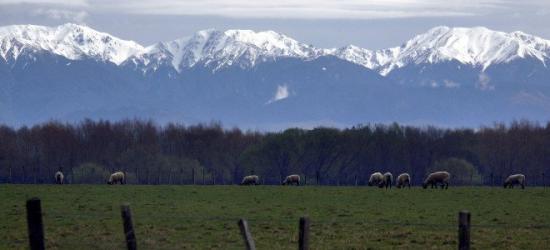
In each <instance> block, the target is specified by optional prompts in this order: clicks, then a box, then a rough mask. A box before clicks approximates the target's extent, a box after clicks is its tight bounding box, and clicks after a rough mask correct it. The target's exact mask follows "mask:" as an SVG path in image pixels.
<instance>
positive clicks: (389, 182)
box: [382, 172, 393, 189]
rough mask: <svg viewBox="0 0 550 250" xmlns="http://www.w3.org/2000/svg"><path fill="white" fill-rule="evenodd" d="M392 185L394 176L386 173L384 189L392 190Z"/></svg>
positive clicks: (383, 183)
mask: <svg viewBox="0 0 550 250" xmlns="http://www.w3.org/2000/svg"><path fill="white" fill-rule="evenodd" d="M392 183H393V175H392V174H391V173H390V172H386V173H384V180H383V182H382V187H386V189H387V188H388V187H389V188H390V189H391V185H392Z"/></svg>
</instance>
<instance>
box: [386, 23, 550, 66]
mask: <svg viewBox="0 0 550 250" xmlns="http://www.w3.org/2000/svg"><path fill="white" fill-rule="evenodd" d="M549 44H550V41H547V40H544V39H541V38H538V37H535V36H530V35H527V34H524V33H520V32H512V33H505V32H500V31H493V30H490V29H487V28H485V27H473V28H449V27H445V26H440V27H435V28H433V29H430V30H429V31H428V32H426V33H424V34H420V35H417V36H415V37H414V38H413V39H411V40H409V41H407V42H406V43H405V44H403V45H402V46H401V47H400V53H399V55H398V56H397V57H396V58H394V60H393V61H392V62H391V63H389V64H388V65H386V66H384V68H385V69H384V70H386V71H388V72H389V70H392V69H393V68H398V67H402V66H404V65H407V64H409V63H415V64H420V63H437V62H441V61H450V60H456V61H459V62H460V63H463V64H470V65H474V66H481V67H482V68H483V69H486V68H487V67H489V66H490V65H492V64H498V63H507V62H510V61H512V60H514V59H517V58H526V57H532V58H536V59H538V60H539V61H541V62H542V63H545V60H546V59H547V58H548V56H549V53H548V52H549V50H548V48H549Z"/></svg>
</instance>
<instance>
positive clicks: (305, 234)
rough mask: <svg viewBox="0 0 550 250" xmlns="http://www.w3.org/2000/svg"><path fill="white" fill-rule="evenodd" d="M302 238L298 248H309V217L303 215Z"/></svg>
mask: <svg viewBox="0 0 550 250" xmlns="http://www.w3.org/2000/svg"><path fill="white" fill-rule="evenodd" d="M299 237H300V239H299V241H298V244H299V245H298V249H300V250H307V249H309V218H308V217H301V218H300V235H299Z"/></svg>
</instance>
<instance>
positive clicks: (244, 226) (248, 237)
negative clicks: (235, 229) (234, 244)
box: [239, 219, 256, 250]
mask: <svg viewBox="0 0 550 250" xmlns="http://www.w3.org/2000/svg"><path fill="white" fill-rule="evenodd" d="M239 228H240V229H241V235H242V236H243V239H244V243H245V245H246V249H247V250H256V245H254V239H252V234H251V233H250V230H249V229H248V223H247V222H246V220H245V219H240V220H239Z"/></svg>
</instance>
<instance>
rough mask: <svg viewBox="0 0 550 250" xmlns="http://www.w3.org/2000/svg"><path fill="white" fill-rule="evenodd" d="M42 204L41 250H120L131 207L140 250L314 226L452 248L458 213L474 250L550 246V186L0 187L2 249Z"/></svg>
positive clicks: (281, 234)
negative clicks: (34, 205) (124, 214)
mask: <svg viewBox="0 0 550 250" xmlns="http://www.w3.org/2000/svg"><path fill="white" fill-rule="evenodd" d="M31 197H39V198H41V199H42V211H43V213H44V215H43V220H44V225H45V228H44V230H45V234H46V247H47V248H48V249H78V248H80V249H124V247H125V244H124V236H123V233H122V221H121V217H120V204H121V203H122V202H129V203H130V204H131V208H132V212H133V220H134V227H135V230H136V237H137V240H138V248H141V249H211V248H215V249H244V243H243V240H242V238H241V236H240V233H239V229H238V226H237V220H238V219H239V218H241V217H242V218H246V219H247V220H248V222H249V226H250V229H251V231H252V235H253V238H254V240H255V242H256V246H257V248H258V249H295V248H296V246H297V241H298V220H299V217H301V216H303V215H308V216H309V217H310V219H311V235H310V246H311V248H312V249H401V248H402V249H428V248H429V249H456V245H457V214H458V211H459V210H462V209H466V210H469V211H470V212H471V214H472V231H471V238H472V247H473V248H474V249H491V248H493V249H544V248H548V247H549V246H550V189H543V188H529V187H528V188H527V189H525V190H521V189H513V190H505V189H503V188H502V187H494V188H490V187H453V186H451V187H449V189H448V190H445V191H442V190H440V189H437V190H435V189H433V190H431V189H427V190H423V189H421V188H418V187H415V188H413V189H411V190H408V189H405V190H399V189H395V188H394V189H392V190H384V189H378V188H368V187H316V186H306V187H288V186H286V187H281V186H137V185H125V186H119V185H117V186H108V185H63V186H55V185H0V200H1V201H2V202H0V214H1V215H2V217H1V218H2V222H1V223H0V249H26V248H28V241H27V226H26V217H25V214H26V212H25V201H26V199H28V198H31Z"/></svg>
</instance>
